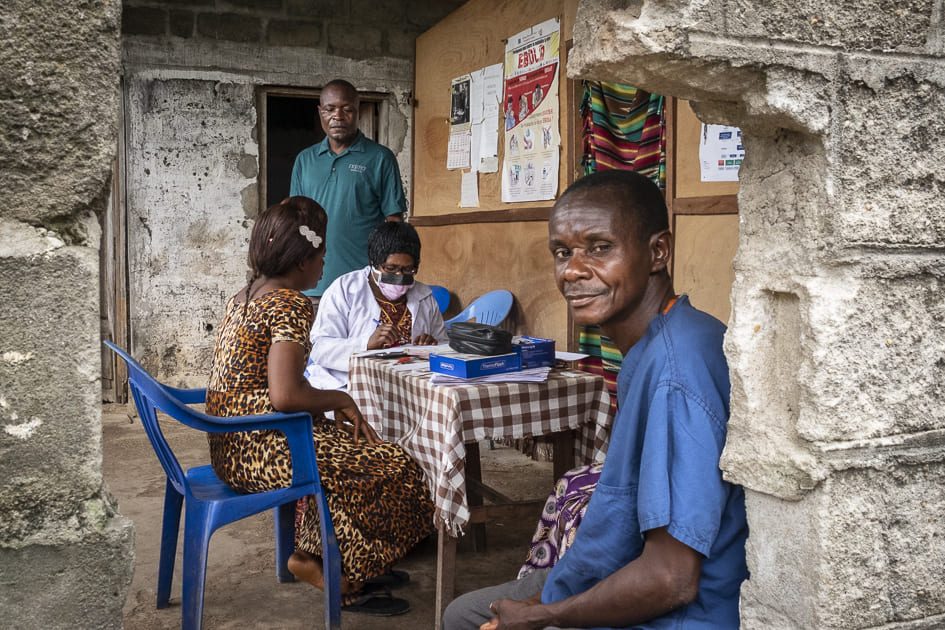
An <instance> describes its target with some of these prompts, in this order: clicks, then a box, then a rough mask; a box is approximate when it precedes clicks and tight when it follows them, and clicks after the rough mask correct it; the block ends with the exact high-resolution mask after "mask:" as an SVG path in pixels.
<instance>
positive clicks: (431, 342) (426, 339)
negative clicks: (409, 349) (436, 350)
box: [413, 333, 436, 346]
mask: <svg viewBox="0 0 945 630" xmlns="http://www.w3.org/2000/svg"><path fill="white" fill-rule="evenodd" d="M413 344H414V345H415V346H435V345H436V338H435V337H434V336H433V335H428V334H426V333H423V334H422V335H420V336H419V337H417V338H416V339H414V340H413Z"/></svg>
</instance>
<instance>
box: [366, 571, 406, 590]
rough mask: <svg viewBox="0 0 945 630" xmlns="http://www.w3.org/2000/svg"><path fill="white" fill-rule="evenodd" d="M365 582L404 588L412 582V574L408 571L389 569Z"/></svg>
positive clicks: (392, 587)
mask: <svg viewBox="0 0 945 630" xmlns="http://www.w3.org/2000/svg"><path fill="white" fill-rule="evenodd" d="M364 583H365V584H377V585H380V586H386V587H387V588H390V589H397V588H402V587H404V586H406V585H407V584H409V583H410V574H409V573H407V572H406V571H398V570H397V569H391V570H388V571H387V572H386V573H381V574H380V575H378V576H377V577H372V578H370V579H368V580H365V581H364Z"/></svg>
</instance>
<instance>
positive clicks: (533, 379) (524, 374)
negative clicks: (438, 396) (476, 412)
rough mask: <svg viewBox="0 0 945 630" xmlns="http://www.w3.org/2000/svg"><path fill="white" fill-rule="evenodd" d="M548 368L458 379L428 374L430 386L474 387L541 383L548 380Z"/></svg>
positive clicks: (445, 375) (434, 373) (446, 375)
mask: <svg viewBox="0 0 945 630" xmlns="http://www.w3.org/2000/svg"><path fill="white" fill-rule="evenodd" d="M550 372H551V368H550V367H537V368H529V369H527V370H518V371H516V372H504V373H502V374H487V375H486V376H474V377H473V378H458V377H456V376H449V375H448V374H441V373H439V372H432V373H431V374H430V384H431V385H475V384H477V383H543V382H545V381H547V380H548V374H549V373H550Z"/></svg>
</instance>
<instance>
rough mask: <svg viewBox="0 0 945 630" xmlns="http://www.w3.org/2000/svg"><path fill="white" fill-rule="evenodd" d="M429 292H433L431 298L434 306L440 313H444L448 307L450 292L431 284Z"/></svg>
mask: <svg viewBox="0 0 945 630" xmlns="http://www.w3.org/2000/svg"><path fill="white" fill-rule="evenodd" d="M430 290H431V291H433V297H434V299H435V300H436V305H437V306H438V307H439V308H440V313H441V314H442V313H445V312H446V309H448V308H449V307H450V292H449V290H448V289H447V288H446V287H441V286H440V285H438V284H431V285H430Z"/></svg>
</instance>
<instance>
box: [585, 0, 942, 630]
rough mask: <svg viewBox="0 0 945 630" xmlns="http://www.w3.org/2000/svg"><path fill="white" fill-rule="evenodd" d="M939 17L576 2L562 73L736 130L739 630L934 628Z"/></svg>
mask: <svg viewBox="0 0 945 630" xmlns="http://www.w3.org/2000/svg"><path fill="white" fill-rule="evenodd" d="M943 9H945V5H943V4H942V2H941V1H933V0H918V1H907V2H889V1H886V0H865V1H863V2H859V3H850V2H839V1H830V0H823V1H820V2H813V3H796V2H789V1H787V0H785V1H780V0H775V1H773V2H759V1H742V2H726V1H723V0H699V1H694V0H693V1H669V0H662V1H660V0H654V1H649V2H638V1H634V2H629V3H623V4H620V5H619V7H617V6H616V5H615V4H614V3H613V2H609V1H607V0H582V1H581V3H580V5H579V9H578V19H577V24H576V26H575V33H574V42H575V45H574V48H573V49H572V52H571V55H570V59H569V66H568V73H569V75H570V76H572V77H582V78H593V79H601V80H613V81H620V82H623V83H630V84H634V85H639V86H640V87H643V88H646V89H648V90H651V91H654V92H658V93H662V94H668V95H674V96H679V97H681V98H686V99H689V100H690V101H692V103H693V108H694V109H695V111H696V113H697V114H698V115H699V116H700V117H701V118H702V119H703V120H704V121H705V122H717V123H725V124H732V125H738V126H740V127H741V128H742V129H743V132H744V138H745V145H746V151H747V155H746V160H745V162H744V163H743V164H742V170H741V186H740V192H739V209H740V235H739V247H738V253H737V255H736V259H735V262H734V265H735V272H736V281H735V285H734V287H733V292H732V316H731V320H730V321H729V331H728V334H727V337H726V353H727V356H728V358H729V365H730V370H731V375H732V385H733V388H732V418H731V421H730V425H729V436H728V442H727V446H726V450H725V454H724V456H723V460H722V469H723V471H724V473H725V475H726V476H727V477H728V478H729V479H732V480H733V481H736V482H738V483H741V484H743V485H744V486H745V488H746V492H747V496H748V499H747V501H748V517H749V526H750V528H751V533H750V539H749V545H748V561H749V568H750V570H751V572H752V577H751V579H750V580H749V581H747V582H746V583H745V585H744V587H743V589H742V601H741V613H742V626H743V627H744V628H843V629H847V628H849V629H852V628H910V629H911V628H932V627H942V625H945V589H943V587H942V584H943V583H945V568H943V567H945V537H943V536H942V535H941V523H942V516H943V515H945V493H943V491H942V484H941V478H942V473H943V468H945V385H943V383H945V323H943V321H945V291H943V288H945V287H943V282H945V196H943V194H942V193H943V191H945V175H943V171H942V169H941V167H940V165H941V164H942V163H943V161H945V120H943V118H942V116H941V112H942V111H943V105H945V60H943V42H945V39H943V35H945V22H943Z"/></svg>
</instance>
